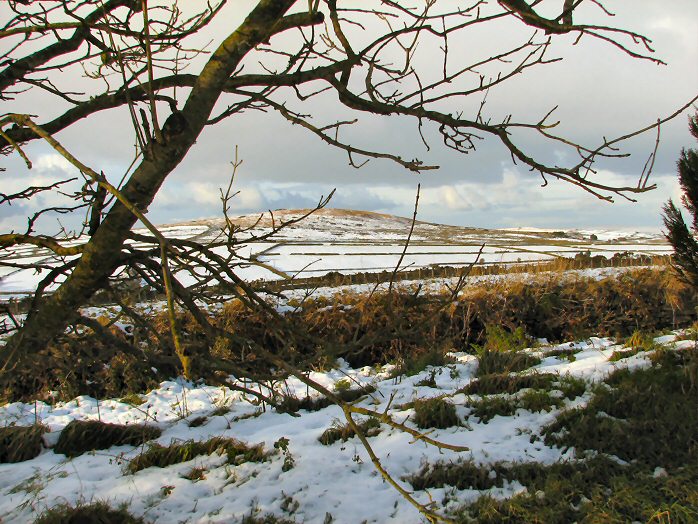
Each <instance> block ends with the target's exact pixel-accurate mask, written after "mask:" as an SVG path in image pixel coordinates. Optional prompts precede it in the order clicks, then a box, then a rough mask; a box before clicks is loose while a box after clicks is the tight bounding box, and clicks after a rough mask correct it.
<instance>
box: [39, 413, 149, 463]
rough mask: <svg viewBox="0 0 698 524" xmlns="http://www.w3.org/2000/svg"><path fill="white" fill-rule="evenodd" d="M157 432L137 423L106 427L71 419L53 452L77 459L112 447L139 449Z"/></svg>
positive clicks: (93, 422) (90, 421) (94, 422)
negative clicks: (126, 446)
mask: <svg viewBox="0 0 698 524" xmlns="http://www.w3.org/2000/svg"><path fill="white" fill-rule="evenodd" d="M160 433H161V431H160V429H159V428H156V427H154V426H147V425H141V424H133V425H122V424H107V423H105V422H99V421H97V420H73V421H71V422H70V423H69V424H68V425H67V426H66V427H65V428H64V429H63V431H61V435H60V437H59V438H58V443H57V444H56V446H55V447H54V448H53V451H54V452H56V453H62V454H64V455H66V456H68V457H77V456H78V455H82V454H83V453H86V452H88V451H94V450H97V449H107V448H110V447H112V446H124V445H129V446H140V445H141V444H143V443H145V442H148V441H149V440H153V439H156V438H158V437H159V436H160Z"/></svg>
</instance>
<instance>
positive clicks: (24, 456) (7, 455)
mask: <svg viewBox="0 0 698 524" xmlns="http://www.w3.org/2000/svg"><path fill="white" fill-rule="evenodd" d="M48 430H49V429H48V428H47V427H46V426H43V425H41V424H35V425H33V426H6V427H4V428H0V464H7V463H15V462H24V461H25V460H31V459H33V458H34V457H36V456H38V455H39V453H41V450H42V448H43V441H42V438H41V437H42V435H43V434H44V433H46V432H47V431H48Z"/></svg>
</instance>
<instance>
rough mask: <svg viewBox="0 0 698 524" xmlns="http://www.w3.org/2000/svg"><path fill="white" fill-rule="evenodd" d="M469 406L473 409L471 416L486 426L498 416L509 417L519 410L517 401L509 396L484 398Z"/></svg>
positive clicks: (469, 403) (470, 403) (471, 402)
mask: <svg viewBox="0 0 698 524" xmlns="http://www.w3.org/2000/svg"><path fill="white" fill-rule="evenodd" d="M468 406H469V407H470V408H471V411H470V414H471V415H474V416H476V417H477V418H479V419H480V421H481V422H483V423H485V424H486V423H487V422H489V421H490V420H492V419H493V418H494V417H496V416H497V415H500V416H502V417H509V416H511V415H513V414H514V413H516V410H517V409H519V406H518V403H517V401H516V399H514V398H510V397H508V396H496V397H495V396H488V397H483V398H482V399H480V400H474V401H470V402H468Z"/></svg>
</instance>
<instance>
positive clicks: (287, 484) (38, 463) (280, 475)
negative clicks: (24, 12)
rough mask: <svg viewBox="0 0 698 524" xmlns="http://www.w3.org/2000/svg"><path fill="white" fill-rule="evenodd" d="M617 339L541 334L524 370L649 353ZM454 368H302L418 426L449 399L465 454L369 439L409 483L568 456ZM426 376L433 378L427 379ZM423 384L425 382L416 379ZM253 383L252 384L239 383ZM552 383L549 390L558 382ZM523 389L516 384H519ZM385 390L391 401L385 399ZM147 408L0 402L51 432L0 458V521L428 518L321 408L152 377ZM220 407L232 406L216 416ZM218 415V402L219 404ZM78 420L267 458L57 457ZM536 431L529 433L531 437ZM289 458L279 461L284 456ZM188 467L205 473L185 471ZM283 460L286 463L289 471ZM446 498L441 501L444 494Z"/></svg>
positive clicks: (465, 360) (498, 492)
mask: <svg viewBox="0 0 698 524" xmlns="http://www.w3.org/2000/svg"><path fill="white" fill-rule="evenodd" d="M675 338H676V337H675V336H674V335H667V336H664V337H660V338H657V339H656V342H658V343H661V344H665V345H667V346H669V347H673V348H675V349H677V350H681V349H682V348H687V347H693V345H694V342H692V341H681V342H675V341H674V340H675ZM620 348H621V346H616V345H614V342H613V341H612V340H610V339H600V338H591V339H589V340H586V341H579V342H573V343H567V344H562V345H560V346H548V345H545V344H542V345H541V346H539V347H536V348H535V349H529V350H526V351H527V352H530V353H532V354H534V355H536V356H538V357H540V358H541V363H540V364H539V365H538V366H535V367H534V368H531V369H529V370H527V371H524V372H523V373H541V372H545V373H555V374H558V375H559V376H560V377H561V378H564V377H566V376H574V377H580V378H583V379H584V380H585V381H587V382H588V383H589V384H591V383H593V382H598V381H600V380H601V379H603V378H604V377H606V376H607V375H608V374H609V373H610V372H612V371H613V370H614V369H617V368H619V367H631V368H637V367H644V366H647V365H649V359H648V358H647V354H646V353H645V354H643V353H640V354H638V355H635V356H632V357H629V358H625V359H622V360H620V361H618V362H611V361H609V356H610V355H611V354H612V353H613V351H614V350H616V349H620ZM558 349H575V350H578V351H579V352H578V353H576V355H575V357H576V358H575V360H574V361H573V362H570V361H569V360H567V359H565V358H564V357H563V356H559V357H555V356H546V355H547V354H548V353H551V352H553V351H555V350H558ZM453 356H454V357H455V361H454V363H453V364H450V365H448V366H444V367H441V368H427V369H426V370H425V371H423V372H421V373H420V374H418V375H416V376H412V377H402V378H401V379H400V378H398V379H396V378H391V374H390V372H391V370H392V369H391V366H384V367H383V368H379V369H377V368H368V367H367V368H362V369H350V368H349V367H347V366H346V365H342V363H341V361H340V362H339V366H338V367H337V368H336V369H334V370H332V371H330V372H324V373H320V372H314V373H311V378H312V379H314V380H316V381H317V382H319V383H321V384H323V385H325V386H326V387H328V388H330V389H332V388H335V387H336V384H337V383H338V382H342V381H344V382H345V383H346V381H347V380H349V381H350V383H351V384H352V387H358V386H359V385H372V386H374V387H375V388H376V390H375V392H374V393H372V394H370V395H367V396H365V397H364V398H363V399H362V400H360V401H359V402H358V405H360V406H366V407H368V408H371V409H375V410H377V411H384V410H385V411H387V413H388V414H389V415H391V416H392V417H393V419H394V420H397V421H400V422H402V421H404V422H405V423H406V425H407V426H409V427H413V428H414V427H415V426H414V424H413V422H412V418H413V416H414V410H413V409H412V408H411V407H409V403H410V402H411V401H413V400H415V399H419V398H429V397H436V396H439V397H443V398H444V399H445V400H447V401H448V402H451V403H452V404H454V405H455V406H456V412H457V415H458V418H459V419H460V420H461V421H462V422H461V425H460V426H454V427H451V428H447V429H438V430H433V431H432V432H430V433H429V436H430V437H431V438H434V439H437V440H440V441H443V442H446V443H449V444H454V445H458V446H467V447H468V448H469V451H467V452H460V453H457V452H453V451H449V450H442V451H439V450H438V449H436V448H434V447H432V446H429V445H426V444H424V443H422V442H415V441H414V439H413V438H412V437H410V436H409V435H407V434H405V433H404V432H400V431H397V430H394V429H392V428H390V427H389V426H387V425H385V424H383V425H382V426H381V428H380V433H379V434H378V435H377V436H373V437H371V438H369V441H370V443H371V445H372V447H373V449H374V451H375V452H376V454H377V455H378V457H379V458H380V460H381V462H382V464H383V466H384V467H385V468H386V469H387V470H388V472H389V473H390V474H391V475H392V476H393V478H395V479H397V480H398V482H399V483H400V484H401V485H402V486H403V487H404V488H405V489H407V490H408V491H412V488H411V486H410V484H409V483H408V482H407V481H406V480H405V478H406V477H407V476H409V475H411V474H414V473H416V472H417V471H418V470H419V469H420V468H421V467H422V466H423V465H425V464H428V463H435V462H438V461H455V460H458V459H463V458H464V459H473V460H474V461H475V462H476V463H478V464H483V465H487V464H491V463H495V462H497V461H509V462H531V461H536V462H539V463H543V464H550V463H553V462H556V461H559V460H561V459H570V458H572V457H573V455H574V453H573V450H572V449H570V450H566V451H562V450H560V449H556V448H551V447H548V446H546V445H545V444H544V443H543V442H542V441H541V440H540V439H538V440H536V439H531V436H532V435H536V434H538V433H539V432H540V430H541V428H542V427H543V426H544V425H546V424H548V423H550V422H552V421H553V420H554V419H555V416H556V415H557V414H559V412H560V410H561V409H562V408H558V409H553V410H552V411H550V412H545V411H542V412H538V413H533V412H530V411H525V410H523V409H519V410H518V411H517V412H516V413H515V414H514V415H512V416H495V417H494V418H492V419H491V420H489V421H487V422H485V421H482V420H479V419H478V418H477V417H474V416H472V415H471V414H470V411H471V409H470V408H469V407H468V404H469V402H470V401H472V400H473V399H477V396H466V395H464V394H463V393H459V392H458V390H459V389H460V388H463V387H464V386H466V385H468V384H469V383H470V382H471V381H472V380H473V378H474V373H475V371H476V368H477V359H476V357H474V356H472V355H467V354H462V353H455V354H453ZM429 377H433V378H434V380H435V383H432V384H431V385H424V382H425V379H428V378H429ZM420 383H421V385H420ZM247 386H248V387H249V386H250V384H249V383H248V384H247ZM277 387H278V388H279V390H281V391H283V392H285V393H287V394H292V395H295V396H297V397H299V398H302V397H305V396H306V388H305V386H304V385H302V384H301V383H300V382H299V381H297V380H289V381H287V382H286V383H283V384H279V385H278V386H277ZM553 389H554V388H553ZM521 393H522V392H520V393H519V394H521ZM589 398H590V393H589V389H588V388H587V392H586V393H585V394H583V395H582V396H580V397H577V398H576V399H574V400H566V399H565V400H564V401H563V407H570V406H575V405H583V404H585V403H586V402H588V401H589ZM391 399H392V401H391ZM142 400H143V401H144V402H143V404H141V405H139V406H133V405H130V404H127V403H125V402H121V401H119V400H118V399H109V400H104V399H103V400H99V401H98V400H96V399H94V398H90V397H85V396H82V397H78V398H76V399H74V400H72V401H70V402H66V403H57V404H55V405H49V404H45V403H41V402H38V403H28V404H27V403H14V404H9V405H5V406H2V407H0V423H1V424H2V425H9V424H17V425H30V424H33V423H35V422H40V423H42V424H45V425H47V426H48V427H49V428H50V433H47V434H45V436H44V441H45V446H46V449H45V450H44V451H43V452H42V453H41V454H40V455H39V456H38V457H36V458H34V459H32V460H30V461H27V462H22V463H18V464H2V465H0V514H2V515H3V518H2V522H3V523H25V522H32V521H33V519H34V518H36V516H37V514H38V513H39V512H42V511H44V510H46V509H47V508H49V507H52V506H54V505H56V504H62V503H70V504H76V503H90V502H93V501H97V500H101V501H107V502H108V503H109V504H110V505H111V506H112V507H116V506H118V505H119V504H120V503H124V504H126V505H127V506H128V508H129V511H130V512H131V513H132V514H134V515H136V516H142V517H143V518H144V519H145V520H146V521H148V522H162V523H172V522H181V523H229V522H239V521H240V520H241V519H242V518H243V517H245V516H247V515H255V516H262V515H266V514H269V513H271V514H274V515H275V516H277V517H279V518H286V519H289V520H291V521H294V522H308V523H327V522H333V523H347V524H349V523H352V524H353V523H358V522H369V523H401V524H409V523H419V522H422V521H423V519H422V517H421V516H420V515H419V513H418V512H417V511H416V510H415V508H414V507H413V506H411V505H410V504H408V503H407V502H406V501H405V500H404V499H403V498H402V497H401V496H400V495H399V494H398V493H397V492H396V491H395V490H394V489H393V488H392V487H391V486H389V485H388V484H387V483H385V482H384V481H383V480H382V479H381V477H380V475H379V474H378V473H377V471H376V470H375V468H374V467H373V465H372V464H371V462H370V460H369V457H368V456H367V453H366V451H365V449H364V448H363V447H362V446H361V444H360V442H359V440H358V439H357V438H355V437H354V438H350V439H348V440H347V441H346V442H341V441H338V442H336V443H334V444H331V445H328V446H325V445H322V444H321V443H320V442H319V441H318V437H320V435H321V434H322V433H323V431H324V430H325V429H327V428H329V427H331V426H332V425H333V424H335V423H337V422H338V421H339V422H342V423H344V420H343V417H342V414H341V411H340V410H339V408H337V407H336V406H329V407H325V408H324V409H321V410H319V411H315V412H306V411H301V412H300V416H299V417H293V416H291V415H289V414H282V413H278V412H276V411H274V410H273V409H270V408H267V409H263V408H262V407H261V406H259V405H258V404H256V403H254V402H252V401H251V400H250V399H248V398H245V397H244V396H243V395H242V394H241V393H239V392H233V391H231V390H229V389H227V388H221V387H212V386H207V385H204V384H191V383H187V382H183V381H170V382H163V383H161V384H160V387H159V388H158V389H155V390H153V391H150V392H149V393H147V394H145V395H143V396H142ZM220 408H226V409H227V410H228V411H227V412H226V413H224V414H220V415H214V414H213V413H214V411H216V410H219V411H217V413H220V412H221V411H220ZM223 411H225V410H223ZM200 417H205V419H204V422H203V424H202V425H200V426H198V427H191V426H190V424H191V422H192V421H193V420H195V419H198V420H199V421H201V419H200ZM73 419H82V420H101V421H103V422H113V423H121V424H135V423H147V424H151V425H154V426H157V427H159V428H160V429H162V435H161V436H160V438H158V439H157V442H159V443H161V444H163V445H168V444H170V443H176V442H179V441H184V440H189V439H194V440H196V441H203V440H206V439H209V438H211V437H233V438H236V439H239V440H241V441H243V442H246V443H248V444H262V445H263V446H264V450H265V451H267V452H270V453H271V455H270V457H269V459H268V461H266V462H261V463H249V462H248V463H242V464H240V465H229V464H225V463H224V462H225V457H223V456H218V455H213V456H198V457H195V458H193V459H192V460H189V461H187V462H184V463H180V464H176V465H173V466H169V467H167V468H157V467H150V468H147V469H144V470H142V471H138V472H137V473H135V474H130V473H127V472H126V471H125V468H126V467H127V465H128V463H129V461H130V460H132V459H133V458H135V457H136V456H138V455H139V453H140V452H141V451H142V449H141V448H140V447H132V446H120V447H114V448H111V449H108V450H101V451H95V452H90V453H87V454H84V455H81V456H79V457H76V458H73V459H69V458H66V456H64V455H61V454H57V453H54V452H53V451H52V450H51V447H52V446H53V445H55V443H56V442H57V440H58V437H59V434H60V431H61V430H62V429H63V428H64V427H65V426H66V425H67V424H68V423H69V422H70V421H71V420H73ZM280 439H288V448H287V449H288V451H287V452H286V453H282V452H281V451H279V450H276V451H275V448H274V444H275V443H276V442H279V440H280ZM532 440H533V442H532ZM289 456H290V457H291V462H292V467H291V468H290V469H289V468H287V467H286V468H285V467H284V463H287V460H288V457H289ZM194 468H201V469H200V470H197V471H199V472H200V478H198V479H194V480H190V479H188V478H185V477H191V475H190V473H191V472H192V471H193V470H194ZM284 470H286V471H284ZM524 489H525V488H524V487H523V486H521V485H520V484H518V483H516V482H514V483H508V484H505V485H504V487H502V488H491V489H490V490H486V491H477V490H472V489H468V490H456V489H455V488H450V487H448V488H439V489H430V490H428V492H427V491H414V492H413V495H414V497H415V498H416V499H417V500H418V501H420V502H421V503H423V504H428V503H429V502H430V501H432V500H433V501H435V502H436V503H437V504H438V505H439V506H441V509H442V510H446V511H448V510H449V509H451V510H452V509H455V508H454V507H452V506H451V505H452V504H456V502H453V501H457V504H463V503H465V502H468V501H473V500H474V499H475V498H476V497H478V496H479V495H482V494H483V493H489V494H490V495H491V496H493V497H496V498H499V497H504V496H511V495H512V494H514V493H517V492H519V491H521V490H524ZM444 500H448V501H452V502H448V503H447V504H446V505H445V506H443V505H442V501H444Z"/></svg>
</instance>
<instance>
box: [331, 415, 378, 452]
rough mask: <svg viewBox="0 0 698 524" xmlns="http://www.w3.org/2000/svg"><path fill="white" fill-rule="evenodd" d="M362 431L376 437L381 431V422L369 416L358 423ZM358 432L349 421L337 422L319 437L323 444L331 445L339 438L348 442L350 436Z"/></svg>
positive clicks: (368, 435)
mask: <svg viewBox="0 0 698 524" xmlns="http://www.w3.org/2000/svg"><path fill="white" fill-rule="evenodd" d="M357 424H358V426H359V428H360V429H361V431H362V432H363V434H364V435H366V436H367V437H375V436H376V435H378V434H379V433H380V432H381V429H380V426H381V424H380V422H379V421H378V420H377V419H375V418H369V419H367V420H365V421H363V422H358V423H357ZM355 435H356V432H355V431H354V430H353V429H352V427H351V426H350V425H349V423H346V424H335V425H333V426H332V427H330V428H327V429H326V430H325V431H323V432H322V435H320V437H319V438H318V440H319V441H320V443H321V444H323V445H324V446H330V445H331V444H334V443H335V442H337V441H338V440H341V441H342V442H346V441H347V440H349V439H350V438H353V437H354V436H355Z"/></svg>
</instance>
